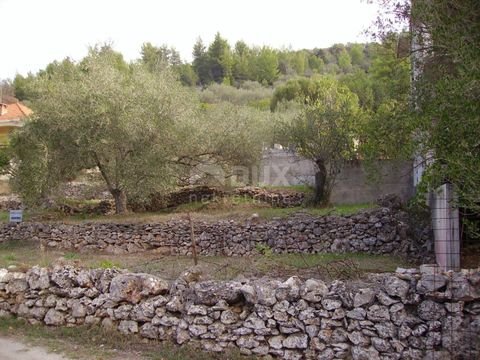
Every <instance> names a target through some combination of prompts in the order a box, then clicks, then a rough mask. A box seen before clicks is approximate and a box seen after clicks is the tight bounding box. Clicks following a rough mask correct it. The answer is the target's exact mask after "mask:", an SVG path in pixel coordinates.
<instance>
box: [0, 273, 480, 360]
mask: <svg viewBox="0 0 480 360" xmlns="http://www.w3.org/2000/svg"><path fill="white" fill-rule="evenodd" d="M189 275H190V273H189V272H187V273H185V274H184V275H183V276H182V277H181V278H179V279H178V280H176V281H175V282H173V283H172V284H169V283H168V282H166V281H164V280H162V279H160V278H157V277H155V276H152V275H148V274H133V273H127V272H124V271H118V270H111V269H107V270H105V269H102V270H86V269H79V268H73V267H70V266H63V267H62V266H58V267H55V268H54V269H53V270H52V269H45V268H39V267H34V268H32V269H30V270H29V271H27V272H26V273H19V272H8V271H7V270H5V269H0V315H2V316H5V315H7V314H15V315H17V316H19V317H22V318H26V319H28V321H30V322H31V323H34V324H35V323H44V324H46V325H52V326H75V325H81V324H88V325H97V324H101V325H102V326H105V327H108V328H111V329H116V330H118V331H120V332H122V333H124V334H126V335H129V334H139V335H140V336H142V337H144V338H147V339H160V340H172V341H174V342H176V343H177V344H184V343H187V342H197V343H200V344H201V346H202V347H203V348H204V349H205V350H209V351H217V352H221V351H224V349H227V348H230V347H238V348H240V350H241V352H242V353H244V354H256V355H271V356H274V357H278V358H282V359H328V360H330V359H349V358H352V359H354V360H364V359H367V360H380V359H412V360H413V359H435V360H442V359H463V360H467V359H471V360H473V359H478V358H479V356H480V272H479V271H478V270H476V271H463V272H455V273H453V272H449V273H440V272H438V271H436V269H435V268H432V267H421V272H419V271H417V270H415V269H408V270H406V269H399V271H397V273H396V274H380V275H372V276H371V278H370V279H369V281H368V282H362V283H359V282H357V283H344V282H340V281H334V282H333V283H331V284H326V283H324V282H322V281H321V280H315V279H309V280H306V281H301V280H300V279H298V278H296V277H292V278H289V279H288V280H286V281H284V282H281V281H278V280H272V279H258V280H254V281H248V280H245V281H243V282H236V281H229V282H216V281H204V282H189V280H190V279H192V277H191V276H189Z"/></svg>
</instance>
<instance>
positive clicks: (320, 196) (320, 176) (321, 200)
mask: <svg viewBox="0 0 480 360" xmlns="http://www.w3.org/2000/svg"><path fill="white" fill-rule="evenodd" d="M315 164H316V165H317V172H316V173H315V193H314V197H313V203H314V205H323V204H326V203H328V201H329V200H330V187H329V186H328V179H327V175H328V174H327V166H326V164H325V161H323V160H322V159H316V160H315Z"/></svg>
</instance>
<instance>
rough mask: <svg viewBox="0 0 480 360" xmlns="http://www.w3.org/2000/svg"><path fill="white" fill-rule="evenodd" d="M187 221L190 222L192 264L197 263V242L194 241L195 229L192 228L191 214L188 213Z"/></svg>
mask: <svg viewBox="0 0 480 360" xmlns="http://www.w3.org/2000/svg"><path fill="white" fill-rule="evenodd" d="M187 216H188V221H189V222H190V237H191V239H192V256H193V263H194V265H195V266H196V265H198V257H197V243H196V241H195V231H194V229H193V220H192V215H191V214H190V213H188V215H187Z"/></svg>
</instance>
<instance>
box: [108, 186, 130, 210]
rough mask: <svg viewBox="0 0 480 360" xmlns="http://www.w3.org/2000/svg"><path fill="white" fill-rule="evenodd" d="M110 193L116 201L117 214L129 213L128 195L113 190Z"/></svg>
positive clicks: (121, 191)
mask: <svg viewBox="0 0 480 360" xmlns="http://www.w3.org/2000/svg"><path fill="white" fill-rule="evenodd" d="M110 193H111V194H112V196H113V199H114V200H115V213H116V214H125V213H126V212H127V195H126V194H125V191H123V190H120V189H111V190H110Z"/></svg>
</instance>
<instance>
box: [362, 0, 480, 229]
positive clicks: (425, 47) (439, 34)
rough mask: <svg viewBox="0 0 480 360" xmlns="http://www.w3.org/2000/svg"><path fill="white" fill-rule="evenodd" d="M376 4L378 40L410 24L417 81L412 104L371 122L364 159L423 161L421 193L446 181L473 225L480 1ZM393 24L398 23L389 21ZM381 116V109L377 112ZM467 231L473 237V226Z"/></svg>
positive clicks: (478, 161) (479, 208) (479, 192)
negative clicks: (379, 10) (365, 157)
mask: <svg viewBox="0 0 480 360" xmlns="http://www.w3.org/2000/svg"><path fill="white" fill-rule="evenodd" d="M412 4H413V5H412ZM381 5H382V6H381V10H382V13H381V14H380V17H379V21H378V24H377V28H376V30H377V31H376V33H377V35H379V36H380V37H381V38H385V37H386V36H388V34H389V33H390V32H391V31H392V29H398V28H399V26H400V27H401V26H403V27H404V28H406V27H407V26H408V24H409V23H410V25H411V30H413V32H412V33H411V34H410V35H411V38H412V40H413V41H414V43H415V48H414V49H413V50H414V52H413V54H412V56H413V58H414V59H415V64H414V65H415V74H416V76H415V81H414V83H413V84H412V85H413V97H412V102H411V104H410V105H411V106H410V107H409V106H408V105H407V104H406V102H405V101H403V102H397V103H395V104H392V105H391V109H392V110H391V111H389V110H387V111H386V114H387V116H386V117H383V118H384V119H382V120H381V121H376V125H375V126H373V125H372V124H370V128H369V130H370V132H369V142H368V149H369V151H370V152H371V153H370V154H371V156H373V157H376V156H379V155H380V156H390V157H403V158H412V157H413V156H418V157H419V158H420V159H423V160H424V162H423V164H422V165H423V166H424V167H425V172H424V175H423V177H422V183H421V184H420V187H419V189H420V190H422V191H421V192H420V193H421V194H425V193H427V192H428V191H430V190H431V189H435V188H436V187H437V186H439V185H441V184H443V183H450V184H452V185H453V186H454V189H455V191H456V194H457V195H458V199H457V200H458V204H457V205H458V206H459V207H460V208H461V210H464V211H465V212H466V213H468V214H469V215H470V216H471V217H473V218H475V217H476V218H477V220H478V218H479V217H480V172H479V169H480V142H479V134H480V83H479V79H480V7H479V3H478V1H476V0H456V1H448V0H434V1H427V0H416V1H415V2H413V3H411V2H410V1H406V0H405V1H382V2H381ZM392 19H395V20H396V21H394V22H393V23H392V21H391V20H392ZM392 25H393V28H392ZM381 112H383V109H382V111H379V112H377V115H379V114H380V113H381ZM381 117H382V116H381ZM392 130H395V131H394V132H392ZM389 134H391V135H390V136H389ZM413 134H414V135H413ZM379 139H381V140H379ZM432 160H433V161H432ZM464 224H465V225H468V224H469V222H467V221H466V222H465V223H464ZM465 230H467V232H469V234H470V236H475V229H473V231H470V230H472V229H468V227H467V228H466V229H465ZM476 236H477V237H478V233H477V235H476Z"/></svg>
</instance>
